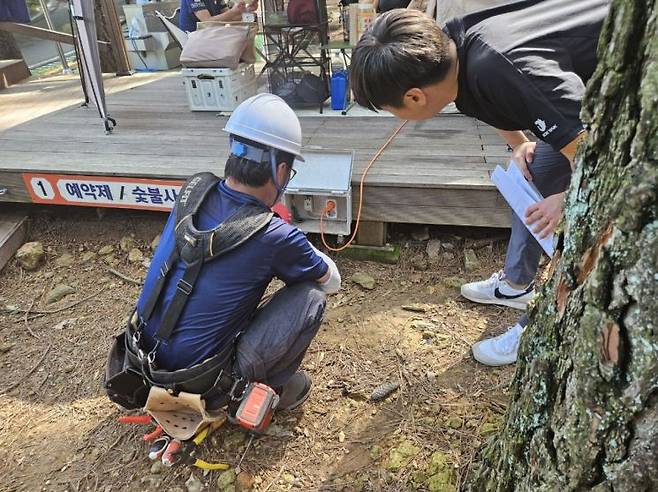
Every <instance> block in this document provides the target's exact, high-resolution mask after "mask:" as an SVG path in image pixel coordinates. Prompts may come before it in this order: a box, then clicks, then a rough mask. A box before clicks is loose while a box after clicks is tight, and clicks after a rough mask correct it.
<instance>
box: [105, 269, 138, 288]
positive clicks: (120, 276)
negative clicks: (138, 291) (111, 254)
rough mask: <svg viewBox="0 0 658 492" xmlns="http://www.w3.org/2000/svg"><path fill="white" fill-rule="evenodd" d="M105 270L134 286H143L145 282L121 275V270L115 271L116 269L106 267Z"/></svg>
mask: <svg viewBox="0 0 658 492" xmlns="http://www.w3.org/2000/svg"><path fill="white" fill-rule="evenodd" d="M105 269H106V270H107V271H108V272H110V273H111V274H112V275H116V276H117V277H119V278H120V279H121V280H125V281H126V282H128V283H130V284H134V285H143V282H141V281H139V280H135V279H134V278H131V277H129V276H128V275H126V274H124V273H121V272H120V271H119V270H115V269H114V268H110V267H109V266H106V267H105Z"/></svg>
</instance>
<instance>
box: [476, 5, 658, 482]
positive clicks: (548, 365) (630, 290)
mask: <svg viewBox="0 0 658 492" xmlns="http://www.w3.org/2000/svg"><path fill="white" fill-rule="evenodd" d="M657 16H658V0H614V1H613V3H612V6H611V11H610V15H609V16H608V19H607V21H606V22H605V24H604V27H603V30H602V33H601V38H600V41H599V66H598V68H597V71H596V73H595V74H594V76H593V77H592V80H591V81H590V83H589V85H588V90H587V94H586V99H585V102H584V106H583V113H582V115H583V121H584V122H585V124H586V125H588V129H589V132H590V133H589V139H588V142H587V143H586V145H585V147H584V148H583V149H580V150H581V152H579V154H578V157H577V159H576V171H575V173H574V175H573V177H572V180H571V187H570V189H569V192H568V198H567V207H566V212H565V232H564V234H563V236H562V238H561V241H562V245H561V246H560V247H559V248H558V252H557V253H556V258H554V260H553V265H557V266H556V267H555V269H554V271H553V273H552V275H551V276H550V280H549V281H548V282H547V283H546V284H545V285H544V286H543V288H542V292H541V294H540V296H539V299H538V301H537V303H536V305H535V307H534V308H533V309H532V310H531V313H530V316H531V323H530V325H529V326H528V328H527V330H526V333H525V334H524V335H523V337H522V341H521V347H520V351H519V360H518V363H517V370H516V375H515V378H514V382H513V384H512V388H511V401H510V406H509V408H508V412H507V414H506V416H505V423H504V426H503V428H502V430H501V432H500V434H499V435H498V436H496V437H495V438H494V439H493V440H492V441H491V442H489V444H488V445H487V446H486V448H485V449H484V450H483V452H482V453H481V456H480V465H479V467H478V468H477V469H475V470H474V472H473V474H472V477H471V481H470V486H469V488H470V489H471V490H474V491H478V492H479V491H490V490H491V491H493V490H495V491H511V490H516V491H543V490H550V491H553V490H559V491H569V490H594V491H597V492H603V491H629V492H630V491H633V492H638V491H655V490H658V219H657V215H658V202H657V192H656V189H657V183H658V112H657V111H656V110H657V109H658V34H657V33H656V30H657V23H658V21H657Z"/></svg>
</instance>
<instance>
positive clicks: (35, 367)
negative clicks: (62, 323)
mask: <svg viewBox="0 0 658 492" xmlns="http://www.w3.org/2000/svg"><path fill="white" fill-rule="evenodd" d="M50 347H52V344H51V345H48V348H46V351H45V352H44V353H43V355H42V356H41V358H40V359H39V361H38V362H37V363H36V364H34V367H33V368H32V369H30V370H29V371H28V372H27V374H25V376H23V377H22V378H20V379H19V380H18V381H16V382H15V383H14V384H12V385H11V386H9V387H8V388H5V389H4V390H2V391H0V395H4V394H6V393H9V392H10V391H11V390H13V389H14V388H17V387H18V385H19V384H21V383H22V382H23V381H25V380H26V379H27V378H29V377H30V375H31V374H32V373H33V372H34V371H36V370H37V367H39V366H40V365H41V363H42V362H43V360H44V359H45V358H46V355H48V352H50Z"/></svg>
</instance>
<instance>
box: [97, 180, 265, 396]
mask: <svg viewBox="0 0 658 492" xmlns="http://www.w3.org/2000/svg"><path fill="white" fill-rule="evenodd" d="M218 182H219V178H218V177H217V176H215V175H214V174H212V173H200V174H195V175H194V176H192V177H191V178H190V179H188V180H187V181H186V182H185V184H184V185H183V187H182V188H181V191H180V194H179V196H178V199H177V200H176V204H175V211H174V215H175V221H176V222H175V224H176V225H175V238H176V244H175V246H174V247H173V249H172V251H171V253H170V254H169V256H168V258H167V260H166V261H165V262H164V263H163V264H162V267H161V268H160V275H159V276H158V279H157V281H156V283H155V285H154V287H153V289H152V290H151V292H150V293H149V294H148V297H147V298H146V302H145V304H144V308H143V310H142V312H141V313H137V311H135V312H134V314H133V316H132V317H131V319H130V321H129V323H128V326H127V328H126V330H125V331H124V333H122V334H120V335H119V336H117V337H116V339H115V343H114V345H113V347H112V350H111V351H110V357H109V360H108V365H107V367H106V374H105V381H104V385H105V388H106V390H107V393H108V396H109V397H110V399H111V400H113V401H115V402H116V403H119V404H120V405H122V406H124V407H125V408H138V407H142V406H144V404H145V402H146V398H147V396H148V393H149V389H150V387H152V386H156V387H160V388H164V389H165V390H167V391H168V392H170V393H171V394H178V392H180V391H185V392H188V393H195V394H201V398H202V399H204V400H205V401H207V402H210V401H212V402H213V406H215V407H217V406H222V405H223V404H226V403H227V402H228V401H229V400H230V399H231V398H232V397H234V396H235V395H236V394H237V393H239V391H240V390H241V387H240V388H238V386H239V385H240V384H241V383H242V386H244V384H245V383H244V382H242V381H241V380H240V378H239V377H236V376H235V375H234V374H233V373H232V365H233V357H234V352H235V347H234V344H228V345H227V346H226V347H224V348H223V349H222V350H221V352H220V353H218V354H216V355H214V356H213V357H211V358H209V359H206V360H205V361H203V362H201V363H200V364H197V365H195V366H192V367H190V368H187V369H180V370H177V371H165V370H161V369H158V367H157V365H156V363H155V358H156V353H157V350H158V347H159V346H160V344H161V343H164V344H166V343H167V342H168V341H169V340H170V339H171V336H172V334H173V332H174V330H175V328H176V325H177V322H178V319H179V318H180V315H181V313H182V312H183V309H184V308H185V304H186V303H187V300H188V298H189V296H190V295H191V294H192V292H193V291H194V286H195V284H196V281H197V279H198V277H199V274H200V273H201V270H202V269H203V265H204V263H206V262H209V261H213V260H215V259H217V258H219V257H221V256H223V255H225V254H226V253H228V252H230V251H233V250H234V249H236V248H238V247H239V246H241V245H242V244H244V243H245V242H246V241H248V240H249V239H250V238H251V237H253V236H254V235H255V234H256V233H258V232H259V231H261V230H262V229H263V228H265V227H266V226H267V225H268V224H269V223H270V220H271V219H272V216H273V213H272V211H271V210H269V209H268V208H267V207H266V206H265V205H260V204H256V203H248V204H244V205H242V206H241V207H240V208H238V209H237V210H236V211H235V212H234V213H233V214H232V215H231V216H229V217H228V218H227V219H226V220H225V221H223V222H222V223H221V224H219V225H218V226H217V227H215V228H214V229H211V230H204V231H202V230H199V229H197V227H196V225H195V218H196V216H197V213H198V211H199V208H200V206H201V204H202V203H203V202H204V200H205V198H206V196H207V195H208V193H209V192H210V191H211V190H212V189H213V188H214V187H216V186H217V183H218ZM179 262H182V263H183V264H184V267H185V269H184V272H183V275H182V277H181V278H180V280H178V282H177V284H176V291H175V294H174V297H173V298H172V299H171V301H170V302H169V304H168V305H167V306H166V308H165V309H164V313H163V315H162V317H161V323H160V326H159V327H158V330H157V332H156V334H155V337H154V338H155V341H156V342H155V345H154V346H153V348H152V349H150V350H148V351H146V350H144V349H143V346H142V344H141V334H142V329H143V328H144V326H145V325H146V324H147V323H148V322H149V320H150V318H151V316H152V315H153V312H154V311H155V308H156V307H157V306H158V303H160V302H161V297H162V293H163V290H164V288H165V286H166V285H167V280H168V279H169V274H170V272H171V270H172V269H173V267H174V266H176V265H177V264H178V263H179Z"/></svg>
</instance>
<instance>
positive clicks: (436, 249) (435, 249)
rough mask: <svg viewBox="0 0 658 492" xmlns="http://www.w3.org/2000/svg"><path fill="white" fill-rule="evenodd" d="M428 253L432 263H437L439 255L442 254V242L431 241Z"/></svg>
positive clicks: (428, 244) (428, 245)
mask: <svg viewBox="0 0 658 492" xmlns="http://www.w3.org/2000/svg"><path fill="white" fill-rule="evenodd" d="M426 251H427V256H428V257H429V259H430V261H437V260H438V259H439V253H440V252H441V241H439V240H438V239H430V240H429V241H427V248H426Z"/></svg>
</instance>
